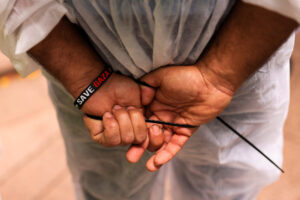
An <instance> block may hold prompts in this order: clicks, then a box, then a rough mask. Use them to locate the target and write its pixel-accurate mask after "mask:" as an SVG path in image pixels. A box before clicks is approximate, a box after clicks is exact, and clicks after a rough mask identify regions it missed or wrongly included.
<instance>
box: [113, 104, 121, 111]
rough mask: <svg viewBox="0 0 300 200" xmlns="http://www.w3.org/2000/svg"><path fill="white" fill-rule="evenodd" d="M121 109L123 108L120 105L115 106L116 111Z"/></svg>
mask: <svg viewBox="0 0 300 200" xmlns="http://www.w3.org/2000/svg"><path fill="white" fill-rule="evenodd" d="M121 108H122V107H121V106H119V105H115V106H114V107H113V109H114V110H119V109H121Z"/></svg>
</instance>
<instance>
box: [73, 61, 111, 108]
mask: <svg viewBox="0 0 300 200" xmlns="http://www.w3.org/2000/svg"><path fill="white" fill-rule="evenodd" d="M111 74H112V69H111V67H108V68H106V69H104V70H103V71H102V72H101V73H100V74H99V75H98V76H97V77H96V78H95V79H94V80H93V81H92V83H91V84H90V85H89V86H87V87H86V88H85V90H83V92H82V93H81V94H80V95H79V96H78V97H77V99H76V100H75V101H74V106H75V107H77V108H78V109H80V108H81V107H82V106H83V104H85V102H86V101H87V100H88V99H89V98H90V97H91V96H92V95H93V94H94V93H95V92H96V91H97V90H98V89H99V88H100V87H101V86H102V85H103V84H104V83H105V81H106V80H107V79H108V78H109V77H110V76H111Z"/></svg>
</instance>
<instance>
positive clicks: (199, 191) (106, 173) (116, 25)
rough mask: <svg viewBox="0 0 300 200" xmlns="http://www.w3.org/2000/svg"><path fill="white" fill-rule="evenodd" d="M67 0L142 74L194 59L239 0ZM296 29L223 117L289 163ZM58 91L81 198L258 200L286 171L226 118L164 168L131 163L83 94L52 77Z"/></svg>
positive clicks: (106, 54)
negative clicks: (85, 110) (108, 138)
mask: <svg viewBox="0 0 300 200" xmlns="http://www.w3.org/2000/svg"><path fill="white" fill-rule="evenodd" d="M164 2H165V1H133V2H131V3H130V4H129V3H128V2H127V1H121V0H120V1H113V0H111V1H84V2H83V1H79V0H78V1H75V0H73V1H67V2H66V3H67V5H68V8H69V9H70V12H71V13H73V15H74V17H75V18H76V19H77V22H78V23H79V24H80V25H81V26H82V27H83V28H84V30H85V31H86V32H87V34H88V35H89V36H90V39H91V40H92V41H93V44H94V45H95V48H96V49H97V50H98V52H99V54H101V55H102V57H103V58H104V59H105V60H106V62H107V63H108V64H110V65H111V66H113V68H114V69H115V70H119V71H121V72H122V73H124V74H128V75H129V74H131V75H134V76H136V77H139V76H141V75H143V74H144V73H147V72H148V71H150V70H152V69H155V68H157V67H160V66H161V65H167V64H169V65H173V64H183V63H184V64H191V63H194V62H195V61H196V60H197V58H198V57H199V55H200V54H201V52H202V50H203V48H204V47H205V46H206V45H207V42H208V40H209V39H210V38H211V37H212V35H213V33H214V32H215V29H216V27H217V26H218V23H219V22H220V20H222V18H223V17H224V16H225V15H226V13H227V11H228V10H229V9H230V8H231V3H232V2H229V1H224V0H219V1H196V0H195V1H180V3H179V1H171V0H170V1H168V3H167V4H166V3H164ZM293 39H294V38H293V36H292V37H291V38H290V39H289V40H288V41H287V42H286V43H285V44H284V45H283V46H282V47H281V48H280V49H279V50H278V51H277V52H276V54H275V55H273V57H272V58H271V59H270V60H269V61H268V62H267V63H266V64H265V65H264V66H263V67H262V68H261V69H260V70H258V71H257V73H255V74H254V75H253V76H252V77H251V78H250V79H249V80H248V81H246V82H245V83H244V84H243V86H242V87H241V88H240V89H239V90H238V91H237V93H236V94H235V96H234V98H233V100H232V102H231V104H230V105H229V107H228V108H227V109H226V110H225V111H224V112H223V113H222V118H223V119H225V120H226V121H227V122H228V123H230V124H231V125H232V126H233V127H235V128H236V129H237V130H238V131H239V132H240V133H242V134H243V135H244V136H245V137H247V138H248V139H249V140H250V141H252V142H253V143H254V144H255V145H257V146H258V147H259V148H260V149H261V150H262V151H264V152H265V153H266V154H267V155H268V156H270V157H271V158H272V159H273V160H274V161H275V162H276V163H278V164H279V165H280V164H281V162H282V142H283V137H282V134H283V130H282V129H283V124H284V120H285V118H286V115H287V110H288V103H289V58H290V55H291V51H292V48H293V42H294V41H293ZM45 74H46V76H47V77H48V81H49V91H50V96H51V99H52V101H53V102H54V105H55V106H56V109H57V115H58V119H59V123H60V126H61V130H62V133H63V137H64V139H65V143H66V147H67V148H66V149H67V158H68V163H69V166H70V169H71V172H72V174H73V179H74V183H75V187H76V191H77V197H78V199H80V200H83V199H85V200H94V199H114V200H119V199H120V200H121V199H134V200H135V199H143V200H144V199H150V200H159V199H163V198H164V196H171V199H174V200H182V199H189V200H194V199H195V200H196V199H201V200H253V199H255V197H256V195H257V194H258V192H259V191H260V190H261V189H262V187H264V186H265V185H267V184H269V183H271V182H273V181H274V180H276V178H277V177H278V175H279V174H280V172H279V171H278V170H277V169H276V168H275V167H274V166H273V165H272V164H270V163H269V162H268V161H267V160H266V159H265V158H263V157H262V156H261V155H260V154H258V153H257V152H256V151H255V150H254V149H252V148H251V147H249V146H248V145H247V144H246V143H245V142H244V141H242V140H241V139H240V138H238V137H237V136H236V135H234V134H233V133H232V132H231V131H230V130H228V129H227V128H226V127H225V126H224V125H223V124H221V123H220V122H218V121H216V120H213V121H211V122H210V123H208V124H206V125H202V126H201V127H200V128H199V129H198V130H197V132H196V133H195V134H194V135H193V136H192V138H191V139H190V140H189V141H188V143H187V144H186V145H185V146H184V148H183V149H182V151H181V152H180V153H179V154H178V155H177V156H176V157H175V158H174V159H173V160H172V161H171V162H170V163H168V164H167V165H165V166H163V167H162V168H161V169H160V170H159V172H157V173H150V172H147V171H146V169H145V162H146V160H147V158H148V157H149V153H146V154H145V155H144V156H143V158H142V160H141V161H140V162H139V163H138V164H129V163H128V162H127V161H126V160H125V152H126V150H127V147H115V148H104V147H101V146H100V145H99V144H96V143H94V142H93V141H91V139H90V136H89V134H88V132H87V130H86V128H85V127H84V125H83V122H82V119H81V117H82V114H81V113H80V112H79V111H77V110H76V109H74V107H73V106H72V102H73V98H72V97H71V96H70V95H69V94H68V93H67V92H66V91H65V89H64V88H63V87H62V86H61V85H60V84H59V83H58V82H57V81H55V80H54V79H53V78H52V77H51V76H50V75H48V74H47V73H45Z"/></svg>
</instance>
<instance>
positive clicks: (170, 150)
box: [154, 134, 189, 166]
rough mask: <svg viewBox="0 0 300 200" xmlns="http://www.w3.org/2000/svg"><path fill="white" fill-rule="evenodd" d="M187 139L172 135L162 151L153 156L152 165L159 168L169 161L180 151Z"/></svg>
mask: <svg viewBox="0 0 300 200" xmlns="http://www.w3.org/2000/svg"><path fill="white" fill-rule="evenodd" d="M188 139H189V137H188V136H185V135H179V134H174V135H172V137H171V140H170V141H169V143H168V144H167V145H166V146H165V147H164V149H162V150H161V151H159V152H158V153H157V154H156V155H155V158H154V164H155V165H156V166H161V165H163V164H165V163H167V162H168V161H170V160H171V159H172V158H173V157H174V156H175V155H176V154H177V153H178V152H179V151H180V150H181V149H182V147H183V145H184V144H185V143H186V142H187V140H188Z"/></svg>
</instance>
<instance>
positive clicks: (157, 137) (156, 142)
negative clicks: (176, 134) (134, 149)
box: [148, 125, 164, 152]
mask: <svg viewBox="0 0 300 200" xmlns="http://www.w3.org/2000/svg"><path fill="white" fill-rule="evenodd" d="M163 143H164V133H163V130H162V128H161V127H159V126H157V125H152V126H151V127H150V128H149V146H148V150H149V151H152V152H153V151H156V150H157V149H159V148H160V147H161V146H162V145H163Z"/></svg>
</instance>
